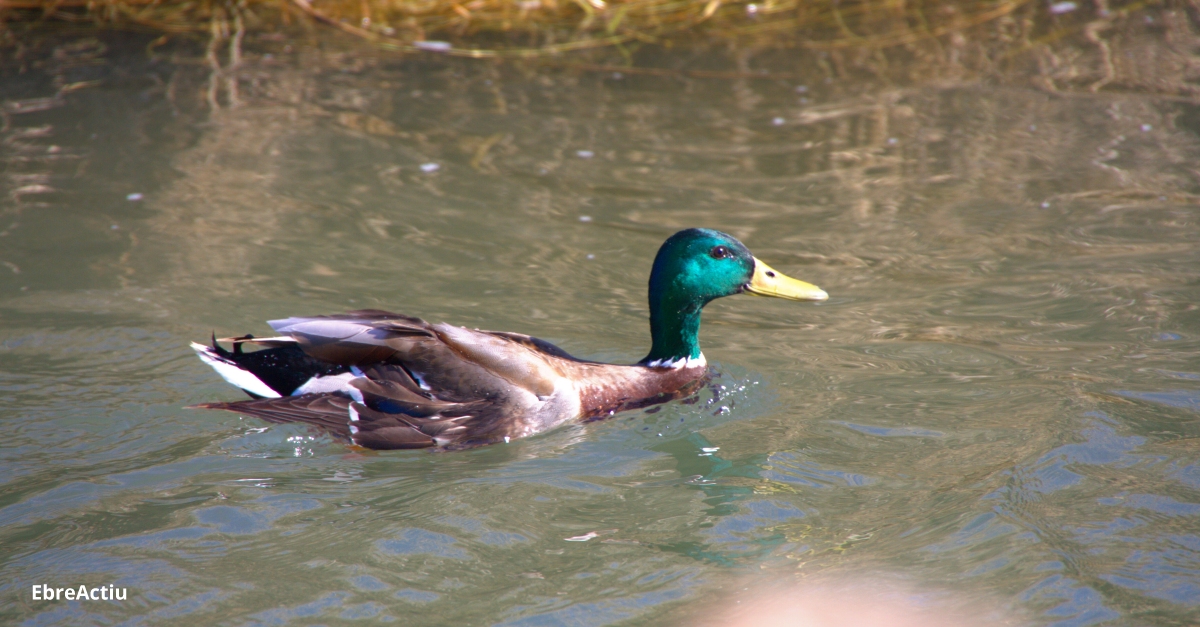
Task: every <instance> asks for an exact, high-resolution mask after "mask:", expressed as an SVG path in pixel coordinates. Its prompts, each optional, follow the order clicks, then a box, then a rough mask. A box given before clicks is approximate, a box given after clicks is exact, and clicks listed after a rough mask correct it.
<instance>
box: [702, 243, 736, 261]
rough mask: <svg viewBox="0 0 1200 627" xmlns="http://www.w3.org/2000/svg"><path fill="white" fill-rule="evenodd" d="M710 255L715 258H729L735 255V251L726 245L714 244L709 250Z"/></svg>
mask: <svg viewBox="0 0 1200 627" xmlns="http://www.w3.org/2000/svg"><path fill="white" fill-rule="evenodd" d="M708 256H709V257H712V258H713V259H728V258H730V257H732V256H733V253H731V252H729V249H728V248H726V247H724V246H714V247H713V249H712V250H710V251H708Z"/></svg>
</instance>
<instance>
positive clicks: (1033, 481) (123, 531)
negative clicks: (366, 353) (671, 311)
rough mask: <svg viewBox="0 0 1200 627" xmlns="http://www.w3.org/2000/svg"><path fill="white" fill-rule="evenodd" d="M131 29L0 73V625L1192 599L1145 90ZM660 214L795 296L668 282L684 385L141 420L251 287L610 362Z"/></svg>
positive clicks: (1182, 267)
mask: <svg viewBox="0 0 1200 627" xmlns="http://www.w3.org/2000/svg"><path fill="white" fill-rule="evenodd" d="M144 44H145V42H144V41H135V42H134V43H132V44H130V45H129V46H126V47H122V46H120V45H116V44H114V43H112V42H109V43H108V45H107V47H106V48H100V47H98V46H92V47H91V48H89V47H88V46H87V45H83V46H80V45H76V46H75V47H73V48H70V49H66V51H65V52H63V53H62V55H60V57H57V59H58V61H57V62H47V63H44V64H41V65H39V64H36V63H31V62H28V61H26V62H24V65H23V66H20V65H19V64H17V63H16V62H15V61H10V62H9V65H8V66H6V69H5V72H6V73H5V74H4V76H3V81H2V82H0V96H2V98H0V99H3V100H4V101H5V103H6V104H5V107H6V109H5V110H6V111H9V112H15V113H10V114H8V115H7V120H8V124H7V126H5V127H4V128H3V130H2V131H0V139H2V140H3V143H2V144H0V156H2V159H3V167H4V177H5V178H4V179H3V181H0V186H3V189H4V192H5V193H4V194H3V200H0V222H2V223H0V231H2V235H0V262H3V266H2V267H0V398H3V401H4V402H3V406H2V409H0V424H3V433H4V444H3V447H2V448H0V573H2V577H0V618H2V622H4V623H6V624H20V625H49V624H176V623H187V624H230V625H238V624H255V625H258V624H263V625H280V624H295V625H308V624H361V623H362V622H363V621H364V620H366V621H367V622H387V621H393V622H396V623H397V624H403V625H435V624H436V625H491V624H505V625H558V624H571V625H608V624H618V623H626V624H661V625H674V624H687V623H689V622H694V621H695V620H696V619H697V612H699V613H701V614H711V612H712V611H714V610H713V607H714V606H715V607H725V606H730V605H736V604H738V602H739V601H740V600H741V599H743V598H746V596H745V595H747V594H749V593H748V592H747V590H748V589H751V588H753V587H757V586H760V585H762V584H764V582H770V583H771V584H772V585H779V586H784V587H785V588H787V587H790V586H801V587H802V586H804V585H806V583H807V582H811V581H816V580H824V579H825V578H841V579H850V580H858V581H872V580H875V579H879V580H887V581H893V580H900V581H903V582H904V585H905V586H908V587H909V588H910V589H912V590H917V591H919V592H915V593H913V594H915V595H917V596H918V597H919V598H922V599H935V601H930V603H933V605H934V606H935V607H936V606H937V603H941V602H943V601H941V600H944V602H945V603H946V604H947V606H950V605H953V604H954V603H960V602H965V603H968V604H972V603H978V604H981V605H984V606H986V607H989V608H992V610H991V611H994V612H995V615H997V616H1000V617H1002V620H1007V621H1009V624H1036V625H1048V624H1054V625H1092V624H1114V625H1116V624H1120V625H1126V624H1128V625H1183V624H1190V623H1194V622H1195V621H1196V620H1197V616H1198V615H1200V532H1198V530H1200V464H1198V463H1197V453H1198V452H1200V445H1198V444H1197V442H1200V440H1198V439H1197V436H1198V435H1200V420H1198V414H1197V411H1198V410H1200V310H1198V309H1197V305H1196V303H1198V302H1200V219H1198V215H1200V214H1198V209H1197V196H1196V195H1195V194H1196V193H1198V189H1197V188H1198V184H1197V178H1196V176H1197V175H1196V171H1195V164H1196V163H1198V162H1200V136H1198V133H1200V122H1198V120H1200V108H1198V105H1196V104H1193V103H1191V102H1190V101H1188V100H1187V99H1186V98H1183V99H1181V98H1177V97H1174V96H1171V97H1167V96H1156V95H1155V94H1154V93H1152V90H1149V89H1147V90H1144V91H1142V92H1139V91H1138V90H1136V89H1133V90H1126V91H1123V92H1120V93H1105V92H1101V93H1084V92H1081V93H1076V94H1073V95H1059V94H1054V93H1049V92H1047V91H1045V90H1038V89H1033V88H1030V87H1029V86H1028V85H1020V84H1014V85H1007V84H996V83H991V82H964V81H957V82H955V81H950V82H947V83H937V84H936V85H931V84H917V85H913V86H896V85H894V84H887V83H884V82H871V81H865V82H851V81H839V80H825V79H823V78H822V76H823V75H821V74H819V73H814V74H813V76H811V77H807V78H798V79H797V80H795V81H786V80H750V79H741V80H738V79H719V80H704V79H689V78H686V77H679V78H663V77H660V76H639V75H634V74H620V75H617V74H612V73H609V72H584V73H578V72H574V71H571V70H564V69H554V68H548V69H546V68H543V69H542V70H539V71H534V70H530V69H528V68H524V67H520V66H512V65H501V66H497V65H492V64H486V63H470V62H462V63H459V62H443V61H440V60H438V59H432V60H426V61H417V60H400V59H396V58H393V57H376V56H374V55H371V54H369V53H367V52H365V51H364V52H358V51H350V52H329V53H325V54H318V53H315V52H303V53H294V54H285V53H282V52H279V51H275V52H274V53H273V54H271V55H270V56H266V55H264V54H263V53H261V52H259V53H255V52H253V51H249V50H248V51H247V53H246V57H245V59H246V60H245V61H244V65H243V66H242V67H241V68H239V70H238V72H239V73H238V79H237V81H236V82H231V81H230V80H227V78H225V77H224V76H223V75H219V74H214V73H213V72H212V70H211V68H209V67H208V66H207V65H206V64H205V62H204V61H203V50H202V48H197V49H191V48H188V47H187V46H180V47H179V49H178V50H177V51H176V52H174V53H173V54H174V55H175V56H166V55H162V56H160V57H158V58H157V59H152V58H149V57H147V56H146V54H145V51H144ZM53 46H54V44H53V42H52V43H49V44H45V45H44V47H43V49H42V50H41V54H43V55H45V56H44V58H46V59H54V58H56V57H53V50H54V48H53ZM63 58H65V59H67V61H63ZM71 59H75V60H77V61H78V62H71ZM814 72H816V71H815V70H814ZM89 80H98V81H100V83H99V84H97V85H95V86H92V87H88V88H83V89H77V90H75V91H71V92H70V93H67V94H65V95H64V96H62V97H61V98H60V99H58V100H54V101H38V100H34V99H37V98H44V97H47V96H52V95H53V94H54V93H55V91H56V90H57V89H58V87H59V86H61V85H63V84H71V83H77V82H79V81H89ZM231 85H232V86H234V87H235V89H231ZM798 88H801V89H798ZM431 164H432V165H431ZM422 166H424V168H423V167H422ZM435 166H436V169H434V168H435ZM138 194H140V196H138ZM131 195H132V196H131ZM690 226H704V227H710V228H716V229H720V230H723V231H726V232H729V233H731V234H733V235H735V236H737V237H739V238H741V239H742V241H743V242H745V243H746V245H747V246H748V247H749V248H750V249H751V250H752V251H753V252H754V253H755V254H756V256H758V257H759V258H761V259H763V260H764V261H766V262H767V263H769V264H771V265H772V266H774V267H775V268H777V269H779V270H781V271H783V272H786V273H787V274H789V275H791V276H795V277H797V278H800V279H803V280H807V281H810V282H812V283H815V284H817V285H819V286H821V287H822V288H824V289H826V290H827V291H828V292H829V293H830V295H831V298H830V299H829V301H827V302H825V303H821V304H811V303H790V302H784V301H776V300H769V299H757V298H749V297H734V298H727V299H723V300H720V301H717V302H714V303H713V304H712V305H710V306H709V307H708V308H707V309H706V311H705V313H704V323H703V328H702V333H701V340H702V345H703V348H704V352H705V355H706V356H707V358H708V360H709V362H710V364H713V366H714V368H715V370H716V372H717V373H719V376H718V378H717V379H716V380H715V381H714V385H713V388H712V389H708V390H705V391H703V392H702V393H701V394H700V395H699V397H698V398H697V399H695V402H692V403H673V404H671V405H668V406H665V407H664V408H662V409H661V411H654V413H650V412H631V413H627V414H623V415H620V416H618V417H616V418H614V419H612V420H610V421H606V422H601V423H593V424H589V425H571V426H567V427H564V428H560V429H558V430H555V431H552V432H549V433H545V434H542V435H539V436H536V437H533V438H529V439H526V440H520V441H514V442H512V443H511V444H508V445H498V446H492V447H486V448H482V449H476V450H470V451H465V452H455V453H430V452H428V451H417V452H386V453H369V452H368V453H364V452H361V451H355V450H351V449H350V448H348V447H347V446H346V445H345V444H343V443H341V442H339V441H336V440H333V439H331V438H330V437H328V436H327V435H322V434H321V433H319V432H315V431H312V430H309V429H308V428H305V427H303V426H295V425H288V426H268V425H266V424H265V423H262V422H260V421H257V420H254V419H250V418H239V417H238V416H237V415H235V414H229V413H218V412H202V411H195V410H187V409H184V406H186V405H189V404H193V403H199V402H204V401H213V400H233V399H238V398H239V394H240V393H239V392H237V391H236V390H234V389H233V388H231V387H229V386H228V385H226V384H225V383H224V382H223V381H222V380H221V379H220V378H219V377H217V376H216V375H215V373H213V372H212V371H211V370H210V369H209V368H208V367H206V366H205V365H203V364H202V363H201V362H200V361H199V360H197V359H196V358H195V356H194V355H193V354H192V352H191V351H190V350H189V349H188V348H187V343H188V342H190V341H194V340H198V341H204V340H205V339H206V338H208V337H209V334H210V333H211V332H213V331H214V330H215V331H216V333H217V334H218V335H221V334H224V335H233V334H242V333H255V334H262V333H268V332H269V329H268V327H266V325H265V324H264V322H263V321H264V320H267V319H271V318H280V317H285V316H288V315H294V314H317V313H327V312H337V311H343V310H347V309H354V308H364V307H379V308H387V309H393V310H397V311H401V312H404V313H408V314H412V315H417V316H421V317H423V318H426V319H428V320H432V321H446V322H451V323H454V324H459V325H463V326H468V327H480V328H488V329H499V330H510V331H518V332H522V333H529V334H533V335H536V336H539V337H542V338H544V339H547V340H549V341H552V342H554V343H556V344H558V345H560V346H562V347H563V348H565V349H566V350H568V351H570V352H571V353H573V354H575V355H578V356H581V357H586V358H592V359H601V360H610V361H623V362H632V361H635V360H637V359H639V358H641V357H642V356H643V355H644V354H645V352H646V350H647V348H648V345H649V334H648V329H647V320H646V318H647V311H646V306H645V302H644V301H645V285H646V278H647V276H648V273H649V268H650V262H651V260H652V259H653V256H654V253H655V251H656V250H657V247H658V245H659V244H660V243H661V242H662V240H663V239H664V238H665V237H667V236H668V235H670V234H671V233H672V232H674V231H675V230H677V229H680V228H684V227H690ZM38 584H44V585H49V586H52V587H55V586H57V587H66V586H74V587H78V586H79V585H87V586H100V585H109V584H112V585H115V586H117V587H121V588H125V589H127V591H128V593H127V594H128V600H126V601H116V602H108V601H89V602H81V601H57V602H47V601H35V600H33V599H32V596H31V589H32V586H34V585H38ZM921 595H926V596H921ZM929 595H932V596H929ZM867 596H868V597H869V596H870V595H867ZM938 599H941V600H938ZM953 599H957V601H954V600H953Z"/></svg>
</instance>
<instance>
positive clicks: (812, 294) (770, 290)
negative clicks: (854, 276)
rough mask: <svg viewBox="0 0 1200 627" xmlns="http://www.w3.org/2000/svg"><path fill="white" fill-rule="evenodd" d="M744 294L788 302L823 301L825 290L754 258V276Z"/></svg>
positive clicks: (825, 295) (827, 295) (825, 297)
mask: <svg viewBox="0 0 1200 627" xmlns="http://www.w3.org/2000/svg"><path fill="white" fill-rule="evenodd" d="M746 292H747V293H750V294H754V295H755V296H774V297H775V298H786V299H788V300H825V299H827V298H829V294H826V293H825V290H823V289H821V288H819V287H817V286H815V285H813V284H812V283H805V282H804V281H797V280H796V279H793V278H792V277H790V276H787V275H786V274H783V273H782V272H779V271H778V270H773V269H771V266H768V265H767V264H765V263H763V262H762V261H761V260H759V258H758V257H755V258H754V276H753V277H752V278H751V279H750V284H749V285H747V286H746Z"/></svg>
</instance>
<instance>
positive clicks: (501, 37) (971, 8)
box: [0, 0, 1198, 81]
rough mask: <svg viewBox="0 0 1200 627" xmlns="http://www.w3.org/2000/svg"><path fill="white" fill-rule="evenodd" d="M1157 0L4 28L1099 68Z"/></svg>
mask: <svg viewBox="0 0 1200 627" xmlns="http://www.w3.org/2000/svg"><path fill="white" fill-rule="evenodd" d="M1151 4H1152V5H1153V6H1154V7H1156V8H1163V7H1164V6H1165V5H1164V4H1163V3H1147V2H1137V1H1135V2H1122V1H1120V0H1116V1H1111V2H1110V0H1058V1H1056V0H1038V1H1036V2H1035V1H1032V0H1001V1H992V0H982V1H980V0H967V1H952V0H951V1H924V0H754V1H746V0H237V1H233V0H4V1H3V2H0V29H2V31H0V32H2V33H3V38H4V39H3V43H4V44H6V47H9V48H11V47H13V46H17V47H19V46H20V43H21V39H22V35H23V34H24V33H27V32H28V31H29V29H32V28H37V27H39V26H41V25H44V24H46V23H47V22H67V23H74V24H80V23H84V24H97V25H105V26H117V27H137V28H141V29H150V30H152V31H157V32H160V33H162V35H163V37H164V39H163V40H161V41H162V42H165V41H166V39H167V38H170V37H172V36H190V37H196V36H200V37H207V38H210V39H211V40H212V41H216V40H220V41H222V42H224V41H229V43H230V45H231V46H232V47H231V54H235V55H236V54H237V52H236V49H237V47H239V46H240V45H241V43H242V41H243V40H244V38H245V37H246V36H247V35H251V36H257V37H263V36H268V37H276V38H277V39H279V40H281V41H282V40H285V39H286V40H292V39H299V38H303V37H305V36H310V35H311V34H312V33H313V32H314V31H315V30H318V29H336V30H339V31H342V32H345V33H347V34H349V35H352V36H354V37H357V38H361V39H363V40H367V41H369V42H371V43H373V44H374V45H376V46H378V47H379V48H381V49H385V50H393V51H401V52H423V53H438V54H446V55H452V56H465V57H536V58H556V57H561V56H563V55H564V54H566V53H570V52H577V51H587V50H591V51H596V50H601V51H603V53H604V54H606V55H616V56H615V57H613V58H614V59H615V60H616V61H617V62H624V63H625V64H627V65H628V64H630V63H631V60H632V58H633V55H634V54H635V53H636V52H637V51H638V50H640V49H643V48H644V47H647V46H650V47H654V48H667V49H679V48H685V49H697V48H706V49H711V48H722V49H726V50H729V49H738V50H745V49H752V50H755V51H762V50H794V49H805V50H815V51H821V52H823V53H826V54H823V55H821V59H822V60H823V62H828V63H832V64H844V63H858V64H862V63H864V62H866V63H870V64H873V65H875V66H878V67H881V68H882V67H886V66H887V65H888V56H889V55H891V54H895V53H896V52H897V51H899V52H901V53H907V54H913V55H917V56H918V57H919V56H921V55H925V56H929V57H931V59H930V60H932V58H933V57H936V58H937V59H939V60H949V61H951V62H953V63H964V62H967V61H974V62H976V65H977V64H978V62H979V61H985V62H986V63H987V64H996V63H1000V64H1003V63H1005V62H1006V61H1008V60H1009V59H1011V58H1012V57H1013V56H1015V55H1017V54H1018V53H1021V52H1024V51H1027V50H1030V49H1032V48H1035V47H1037V46H1039V45H1043V44H1046V43H1049V42H1054V41H1056V40H1058V39H1061V38H1063V37H1065V36H1072V35H1078V36H1081V37H1082V38H1083V39H1084V40H1086V41H1087V42H1090V43H1091V44H1092V45H1093V46H1094V47H1095V49H1096V50H1095V52H1096V53H1097V54H1099V55H1100V56H1101V57H1103V59H1101V62H1102V63H1103V64H1106V65H1107V66H1108V67H1106V68H1103V70H1104V73H1103V74H1102V75H1101V76H1099V77H1095V79H1094V80H1095V81H1106V79H1107V80H1109V81H1110V80H1111V79H1112V78H1113V70H1112V67H1111V65H1112V60H1111V56H1112V51H1111V48H1110V43H1109V41H1108V38H1107V37H1106V36H1105V34H1106V32H1107V31H1109V30H1111V28H1112V27H1113V25H1114V24H1115V23H1118V22H1120V21H1122V20H1125V19H1128V18H1129V17H1130V16H1133V15H1135V14H1138V12H1139V11H1141V10H1142V9H1144V8H1146V7H1147V6H1150V5H1151ZM1178 4H1179V6H1177V7H1174V8H1175V9H1176V10H1178V11H1181V12H1183V13H1186V14H1189V15H1190V14H1193V13H1195V12H1196V11H1197V10H1198V9H1197V6H1196V4H1197V3H1196V2H1194V1H1192V2H1182V3H1178ZM1168 8H1170V7H1168ZM947 52H949V54H946V53H947ZM575 56H576V57H579V55H575ZM576 60H579V59H578V58H576ZM745 69H746V68H741V70H743V71H744V70H745Z"/></svg>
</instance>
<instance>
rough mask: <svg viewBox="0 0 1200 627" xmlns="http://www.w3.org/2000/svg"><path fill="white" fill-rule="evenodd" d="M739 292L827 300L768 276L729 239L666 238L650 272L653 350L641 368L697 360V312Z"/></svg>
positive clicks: (685, 234) (687, 234) (812, 289)
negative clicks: (717, 300)
mask: <svg viewBox="0 0 1200 627" xmlns="http://www.w3.org/2000/svg"><path fill="white" fill-rule="evenodd" d="M742 292H746V293H749V294H756V295H759V296H774V297H777V298H787V299H790V300H825V299H826V298H828V297H829V296H828V295H827V294H826V293H825V292H824V291H822V290H821V289H820V288H818V287H817V286H815V285H810V284H808V283H805V282H803V281H797V280H795V279H792V278H789V277H786V276H784V275H783V274H780V273H779V272H776V271H775V270H772V269H771V268H770V267H769V266H767V265H766V264H764V263H763V262H761V261H759V260H758V259H755V258H754V255H751V254H750V251H749V250H748V249H747V248H746V247H745V246H744V245H742V243H741V242H739V241H737V240H736V239H734V237H733V236H731V235H727V234H725V233H722V232H720V231H713V230H711V229H686V230H683V231H680V232H678V233H676V234H674V235H672V236H671V237H669V238H667V241H665V242H663V245H662V247H661V248H659V249H658V256H656V257H655V258H654V268H653V269H652V270H651V271H650V334H651V336H652V337H653V339H654V345H653V347H652V348H651V349H650V354H649V355H647V356H646V358H645V359H643V360H642V362H641V363H643V364H648V365H665V364H668V363H674V362H678V361H679V360H681V359H682V360H686V359H698V358H700V356H701V354H700V339H699V335H700V310H701V309H703V308H704V306H705V305H707V304H708V303H709V301H712V300H713V299H714V298H720V297H722V296H732V295H733V294H740V293H742Z"/></svg>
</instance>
